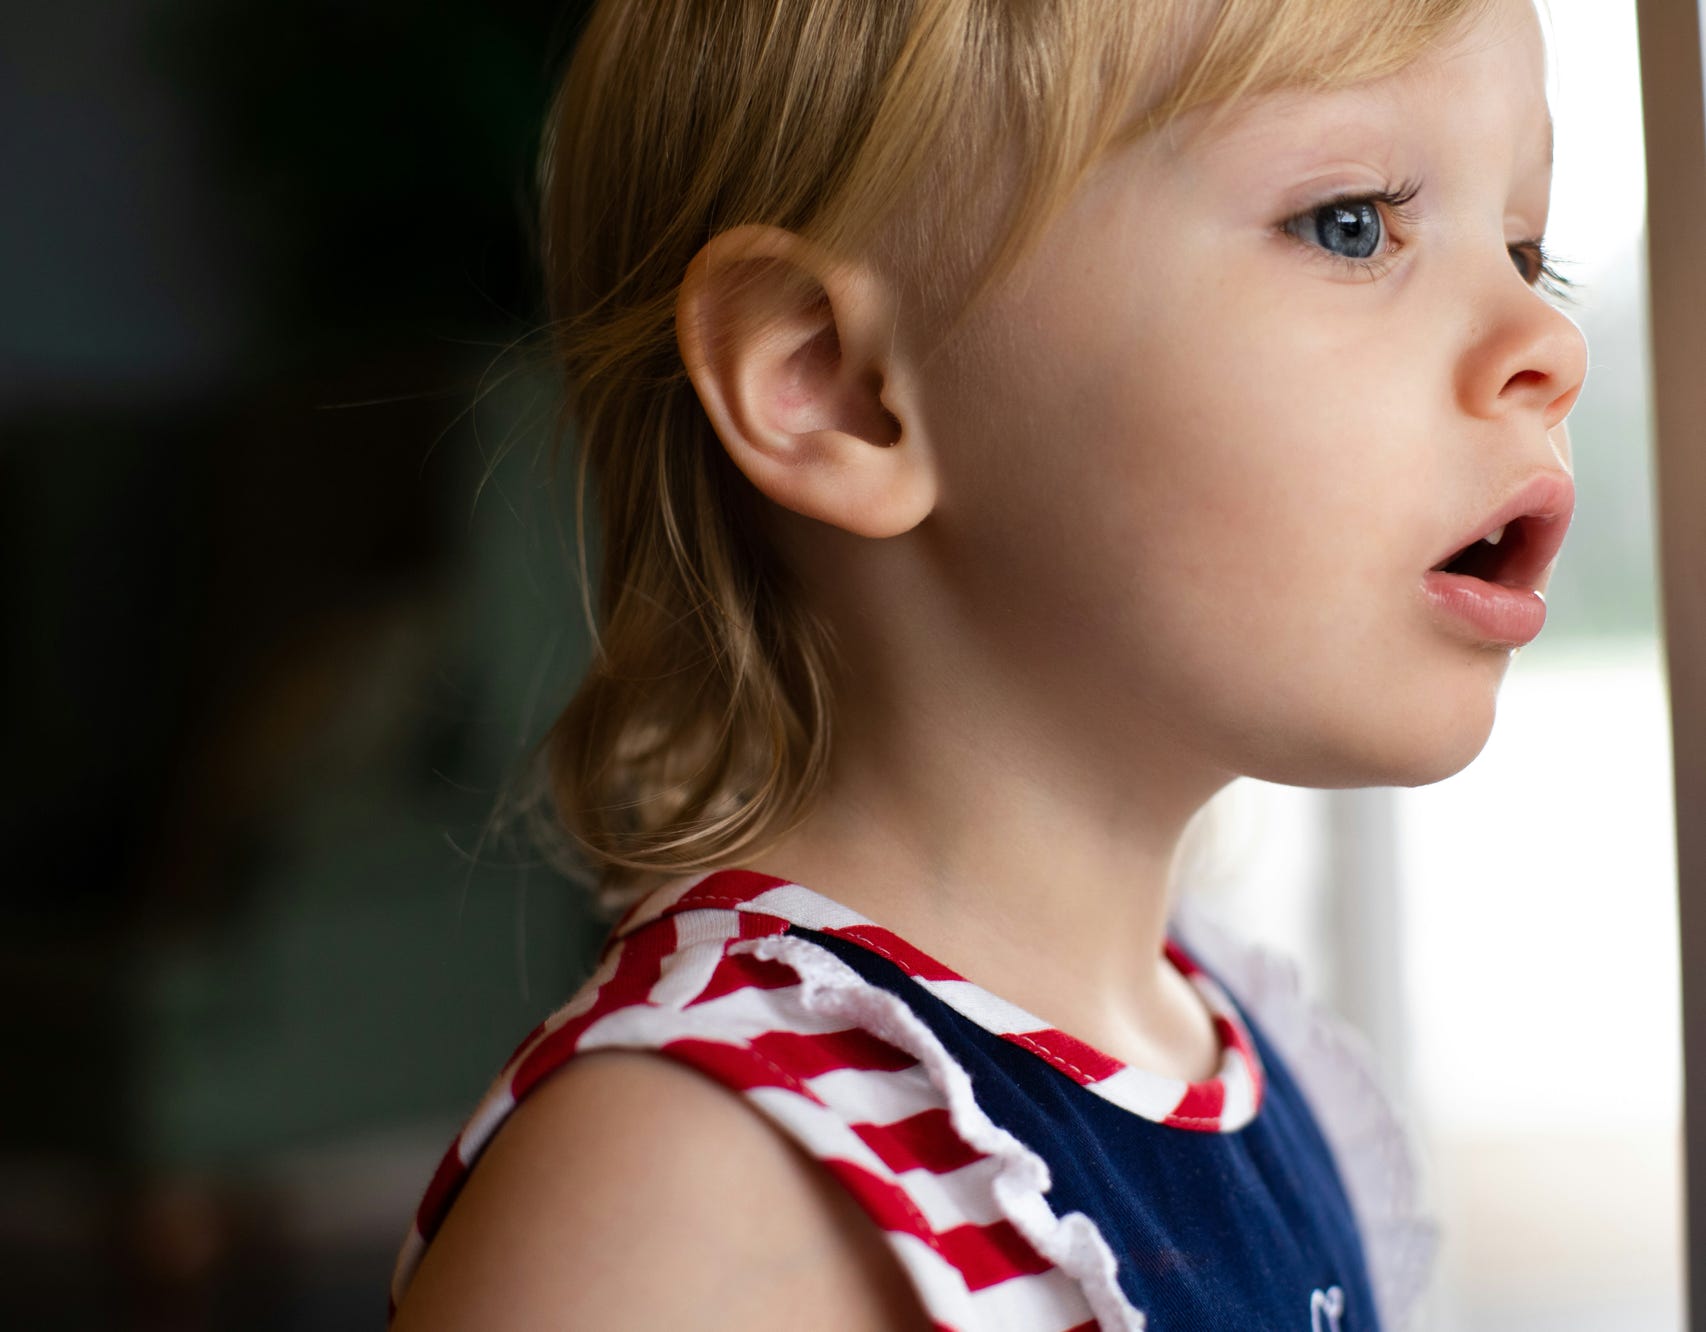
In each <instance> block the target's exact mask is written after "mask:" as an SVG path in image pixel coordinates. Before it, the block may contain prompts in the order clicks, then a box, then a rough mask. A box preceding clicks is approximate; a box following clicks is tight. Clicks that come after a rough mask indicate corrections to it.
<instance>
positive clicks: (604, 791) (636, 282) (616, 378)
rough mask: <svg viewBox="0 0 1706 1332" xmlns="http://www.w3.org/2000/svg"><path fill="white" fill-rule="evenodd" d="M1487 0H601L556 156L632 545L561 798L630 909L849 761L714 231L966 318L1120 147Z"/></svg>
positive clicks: (1382, 48)
mask: <svg viewBox="0 0 1706 1332" xmlns="http://www.w3.org/2000/svg"><path fill="white" fill-rule="evenodd" d="M1480 2H1481V0H1382V3H1379V4H1370V3H1368V0H1121V2H1120V3H1108V2H1106V0H600V3H598V4H597V5H596V7H595V8H594V10H593V13H592V15H591V18H590V19H589V21H588V25H587V27H586V29H585V31H584V33H583V35H582V37H581V39H580V41H579V43H578V45H577V47H576V50H575V53H574V56H573V59H572V62H571V64H570V66H569V68H568V71H567V73H566V75H565V76H564V78H563V80H562V82H561V84H560V86H559V88H558V91H557V94H556V96H555V98H554V100H553V102H552V105H551V108H550V112H549V117H548V120H547V122H546V126H545V134H544V139H543V143H542V148H541V154H540V163H539V180H540V189H541V218H540V220H541V238H542V258H543V264H544V277H545V283H546V294H547V298H548V301H549V312H550V317H551V330H552V346H553V353H554V356H555V358H556V362H557V365H558V367H559V368H560V372H561V374H562V375H563V376H564V380H565V383H566V386H567V395H566V398H565V402H564V411H563V415H562V419H561V421H560V422H559V425H560V427H561V428H562V429H563V430H564V431H566V432H572V433H573V435H574V436H575V439H576V443H577V445H578V466H577V469H576V483H575V495H574V506H575V513H576V519H577V535H578V539H579V541H580V565H581V571H582V586H583V589H585V588H586V587H587V578H586V548H587V547H586V525H585V519H586V508H585V504H586V494H587V487H588V480H589V478H590V479H591V480H592V481H593V482H594V483H595V485H596V490H597V500H598V506H597V518H598V540H597V545H598V548H599V550H600V552H601V561H602V563H601V568H600V570H599V577H598V592H599V595H598V604H597V608H596V612H595V611H594V609H593V607H592V606H591V605H590V604H588V605H586V607H585V610H586V614H587V617H588V621H589V623H590V624H591V625H592V629H593V636H594V659H593V661H592V664H591V667H590V669H589V670H588V672H587V674H586V676H585V677H584V679H583V680H582V682H581V684H580V687H579V689H578V691H577V692H576V693H575V695H574V697H573V699H572V700H571V701H570V703H569V705H568V706H567V708H566V709H565V710H564V711H563V713H562V714H561V716H560V717H558V719H557V720H556V722H555V724H554V725H553V726H552V727H551V729H550V731H549V733H548V734H547V735H546V737H545V739H544V741H543V743H542V745H541V748H540V750H539V758H540V760H541V764H540V768H539V772H538V776H539V787H538V791H539V794H540V797H541V799H540V800H539V802H538V803H537V804H536V806H535V811H536V813H542V814H543V815H544V816H545V817H544V819H543V820H542V822H543V823H544V824H545V825H546V826H548V827H551V828H554V831H555V833H556V837H555V838H554V839H553V840H554V841H555V844H556V847H557V849H558V850H559V851H561V852H566V853H567V857H566V858H567V860H568V862H569V866H572V865H573V863H574V862H576V861H579V862H583V863H584V864H585V865H587V866H589V867H590V869H591V871H592V873H593V876H594V877H595V878H596V880H597V887H598V889H599V892H598V896H599V899H600V901H601V903H602V905H604V906H605V907H606V908H607V909H617V908H620V907H622V906H624V905H626V904H627V903H629V902H631V901H632V900H634V899H635V898H637V897H638V896H639V895H641V894H642V893H644V892H645V891H647V890H649V889H650V888H652V887H654V886H656V885H657V884H658V883H660V882H662V881H664V880H666V879H668V878H672V877H675V876H678V875H681V874H685V873H690V872H694V871H697V870H701V869H708V868H713V867H717V866H722V865H728V864H733V863H737V862H738V861H740V860H746V859H750V858H752V857H754V856H756V855H758V854H759V853H761V852H762V851H763V850H764V849H765V848H766V847H767V846H769V845H771V844H773V843H774V842H775V840H777V839H778V838H779V837H781V836H782V835H783V834H784V833H786V832H787V831H788V830H789V829H791V828H792V827H793V826H795V825H796V824H797V822H798V821H799V820H800V819H801V818H803V817H804V816H805V814H806V813H807V812H809V809H810V806H811V803H812V799H813V796H814V794H815V792H816V791H817V790H818V788H819V787H820V785H821V782H822V779H823V777H824V775H825V773H826V771H827V767H828V763H829V756H830V748H831V740H832V735H833V730H832V722H833V715H834V710H833V699H832V694H831V689H830V681H831V679H832V675H831V671H830V666H831V664H832V662H833V660H834V638H833V635H832V633H831V630H830V626H828V625H827V624H825V623H823V622H821V620H819V619H818V618H817V617H816V616H814V615H813V614H811V613H810V612H809V611H808V610H807V608H806V606H805V605H804V603H803V600H802V599H801V598H800V597H799V596H798V594H797V588H796V585H795V584H794V583H793V581H792V579H791V578H790V575H789V571H788V570H787V568H786V567H784V566H783V565H782V564H781V563H780V562H779V561H778V560H777V559H776V558H775V555H774V552H773V551H772V550H771V549H770V548H769V547H768V546H767V544H766V543H765V541H764V539H763V537H762V536H761V532H762V526H761V521H760V507H759V505H760V499H759V496H758V493H757V491H756V490H755V489H754V488H753V487H752V486H751V485H750V484H749V483H748V482H747V481H746V480H745V478H744V477H743V476H742V475H741V474H740V473H739V471H738V470H737V469H736V468H735V467H734V465H733V464H732V463H731V461H730V459H729V457H728V455H727V454H726V453H725V451H724V450H723V448H722V446H721V445H720V443H719V441H718V440H717V438H716V437H715V435H714V433H713V432H712V430H711V427H710V423H709V421H708V419H707V418H706V416H705V413H704V411H703V410H702V408H701V407H700V404H699V401H698V399H697V397H696V395H695V393H694V390H693V387H692V385H691V383H690V382H689V381H688V379H687V376H686V373H685V370H684V369H683V366H682V364H681V360H680V355H679V352H678V350H677V342H676V334H675V305H676V297H677V292H678V289H679V286H680V283H681V279H682V276H683V273H684V271H685V270H686V268H687V266H688V263H689V261H690V260H691V259H692V258H693V257H694V255H695V254H697V253H698V251H699V250H700V248H701V247H702V246H703V245H704V244H705V243H706V241H707V240H709V239H710V238H711V237H712V236H713V235H715V234H717V233H718V232H720V231H722V230H724V229H726V228H730V227H734V226H737V225H741V224H744V223H764V224H769V225H773V226H777V227H782V228H786V229H788V230H790V231H794V232H797V233H799V234H800V235H802V236H804V237H806V238H807V239H808V240H810V241H813V242H815V243H817V244H819V245H820V246H822V247H824V249H825V250H827V251H828V252H830V253H837V254H861V253H874V252H878V251H881V252H882V253H884V254H886V255H890V256H893V257H894V258H895V259H896V260H897V261H898V263H899V265H900V267H901V268H902V269H904V270H905V271H906V272H907V273H908V274H909V275H910V277H911V279H912V280H913V281H914V282H915V283H917V284H918V288H919V293H920V305H921V308H922V309H925V310H937V309H939V310H942V311H944V312H945V313H946V314H947V315H949V316H950V317H954V316H956V313H957V312H958V313H963V311H964V310H965V309H966V308H968V307H969V305H970V304H971V303H972V302H973V301H974V300H975V298H976V297H977V296H978V295H979V294H981V293H982V292H983V291H984V290H985V289H986V288H987V287H988V285H989V284H990V283H992V282H994V281H996V280H998V279H999V278H1000V276H1002V275H1003V274H1004V273H1006V272H1008V271H1010V270H1011V268H1012V266H1013V265H1014V264H1016V263H1017V262H1018V261H1019V260H1020V259H1021V258H1022V256H1023V253H1024V251H1025V249H1026V248H1027V247H1028V246H1029V245H1030V244H1031V243H1032V242H1033V241H1034V240H1035V238H1036V237H1037V236H1038V234H1039V233H1040V232H1041V231H1042V230H1043V228H1044V227H1045V226H1046V225H1047V223H1048V221H1049V219H1050V218H1051V217H1052V216H1053V214H1054V212H1055V211H1056V210H1057V209H1058V208H1059V207H1060V206H1061V205H1062V204H1063V203H1064V202H1065V201H1066V199H1067V198H1068V197H1069V196H1070V195H1071V193H1072V192H1073V190H1074V189H1075V188H1076V186H1077V185H1078V184H1079V183H1080V181H1081V180H1082V178H1083V176H1084V174H1085V172H1086V171H1087V170H1088V169H1089V168H1090V167H1091V166H1093V165H1094V164H1095V163H1096V162H1097V161H1098V160H1099V159H1100V158H1101V157H1102V156H1103V155H1104V154H1106V153H1107V152H1109V151H1110V150H1112V149H1114V148H1117V147H1118V146H1120V145H1121V144H1124V143H1128V142H1130V141H1132V140H1133V139H1135V138H1136V137H1138V136H1139V135H1142V134H1144V133H1147V132H1150V131H1153V130H1156V129H1159V128H1161V127H1164V126H1167V125H1169V124H1172V123H1173V122H1174V121H1176V120H1177V118H1178V117H1179V116H1181V115H1183V114H1184V113H1186V112H1187V111H1190V110H1193V109H1195V108H1197V107H1203V106H1213V105H1216V104H1231V103H1232V102H1234V101H1236V100H1237V99H1239V98H1242V97H1246V96H1250V95H1256V94H1260V93H1264V92H1270V91H1276V90H1279V89H1281V88H1293V87H1302V88H1327V87H1339V86H1345V85H1347V84H1351V83H1355V82H1360V81H1363V80H1367V79H1373V78H1378V77H1381V76H1382V75H1385V74H1389V73H1392V72H1395V71H1397V70H1398V69H1400V68H1402V67H1403V66H1404V65H1406V64H1407V63H1409V62H1410V61H1411V60H1413V59H1414V58H1415V57H1417V56H1418V55H1419V54H1421V53H1422V52H1423V51H1424V50H1425V49H1427V48H1428V47H1429V46H1430V45H1432V44H1434V43H1436V42H1438V41H1439V40H1441V39H1442V38H1443V37H1445V36H1446V35H1447V34H1448V33H1449V32H1450V31H1451V30H1453V29H1454V28H1455V27H1456V26H1457V25H1458V24H1460V23H1461V22H1463V21H1465V20H1466V19H1467V17H1468V16H1469V13H1470V11H1471V10H1473V9H1475V8H1477V7H1478V5H1479V3H1480ZM979 217H982V218H987V219H989V223H988V225H987V226H985V227H978V226H968V225H967V224H966V221H965V220H966V219H968V218H979ZM926 274H935V275H937V276H935V277H934V278H933V279H931V281H930V282H929V283H927V282H926V279H925V275H926Z"/></svg>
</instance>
